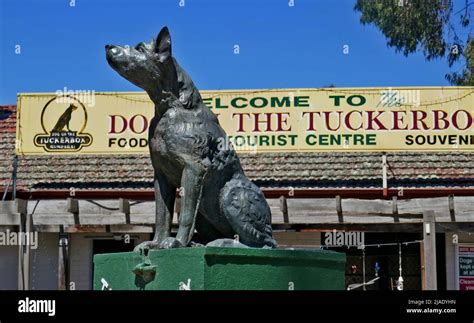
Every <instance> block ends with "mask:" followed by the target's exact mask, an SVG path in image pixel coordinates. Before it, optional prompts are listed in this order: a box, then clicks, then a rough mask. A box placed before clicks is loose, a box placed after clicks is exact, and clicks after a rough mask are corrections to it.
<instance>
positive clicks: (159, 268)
mask: <svg viewBox="0 0 474 323" xmlns="http://www.w3.org/2000/svg"><path fill="white" fill-rule="evenodd" d="M345 262H346V256H345V254H343V253H336V252H331V251H322V250H288V249H257V248H248V249H246V248H220V247H196V248H180V249H167V250H156V251H150V253H149V255H148V257H143V256H140V255H139V254H138V253H134V252H125V253H112V254H101V255H96V256H95V257H94V289H95V290H101V289H108V288H110V289H112V290H143V289H144V290H180V289H181V290H187V289H190V290H288V289H290V290H291V289H294V290H343V289H344V288H345V286H344V284H345V279H344V275H345Z"/></svg>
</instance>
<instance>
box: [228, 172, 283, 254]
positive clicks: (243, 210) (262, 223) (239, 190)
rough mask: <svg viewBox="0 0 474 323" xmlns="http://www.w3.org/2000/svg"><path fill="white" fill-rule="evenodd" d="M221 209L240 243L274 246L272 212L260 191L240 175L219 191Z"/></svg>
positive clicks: (253, 245)
mask: <svg viewBox="0 0 474 323" xmlns="http://www.w3.org/2000/svg"><path fill="white" fill-rule="evenodd" d="M219 201H220V208H221V211H222V213H223V214H224V215H225V217H226V218H227V220H228V221H229V223H230V224H231V226H232V228H233V230H234V231H235V233H237V234H238V235H239V240H240V241H241V242H242V243H243V244H245V245H247V246H250V247H271V248H275V247H276V246H277V244H276V241H275V240H274V239H273V238H272V219H271V211H270V207H269V206H268V203H267V201H266V200H265V197H264V196H263V193H262V191H261V190H260V189H259V188H258V187H257V186H256V185H255V184H253V183H252V182H250V181H249V180H248V179H247V178H246V177H245V176H244V175H243V174H237V175H235V176H234V177H233V178H232V179H231V180H230V181H229V182H227V184H226V185H225V186H224V187H223V188H222V190H221V193H220V198H219Z"/></svg>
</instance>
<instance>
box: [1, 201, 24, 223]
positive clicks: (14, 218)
mask: <svg viewBox="0 0 474 323" xmlns="http://www.w3.org/2000/svg"><path fill="white" fill-rule="evenodd" d="M27 209H28V201H27V200H22V199H16V200H14V201H0V225H20V222H21V216H20V215H21V214H26V213H27Z"/></svg>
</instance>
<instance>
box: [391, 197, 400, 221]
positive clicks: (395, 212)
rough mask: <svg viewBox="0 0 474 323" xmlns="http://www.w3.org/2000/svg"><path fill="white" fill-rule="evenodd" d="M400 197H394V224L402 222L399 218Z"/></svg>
mask: <svg viewBox="0 0 474 323" xmlns="http://www.w3.org/2000/svg"><path fill="white" fill-rule="evenodd" d="M397 203H398V197H397V196H396V195H394V196H392V213H393V222H400V217H399V216H398V204H397Z"/></svg>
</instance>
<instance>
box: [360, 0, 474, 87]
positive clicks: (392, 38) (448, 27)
mask: <svg viewBox="0 0 474 323" xmlns="http://www.w3.org/2000/svg"><path fill="white" fill-rule="evenodd" d="M473 4H474V2H471V3H469V2H468V0H465V2H464V7H463V9H462V10H458V11H456V12H453V0H357V3H356V5H355V7H354V9H355V10H356V11H359V12H360V13H361V14H362V15H361V17H360V21H361V23H362V24H364V25H365V24H374V25H375V26H376V27H377V28H379V29H380V30H381V31H382V33H383V34H384V35H385V37H386V38H387V45H388V46H390V47H393V48H395V50H396V51H397V52H402V53H403V54H404V55H405V56H408V55H409V54H411V53H414V52H416V51H422V52H423V55H424V56H425V57H426V59H427V60H432V59H436V58H442V57H445V58H446V59H447V62H448V66H449V67H452V66H453V64H454V63H455V62H457V61H461V62H464V64H465V67H464V68H463V70H462V71H461V72H459V71H458V72H452V73H448V74H446V79H447V80H448V81H449V82H450V83H451V84H456V85H474V80H473V77H474V74H473V73H474V71H473V68H474V62H473V61H474V38H473V37H471V36H470V35H468V36H467V37H465V39H462V37H459V36H458V30H463V31H465V30H468V31H469V32H470V31H471V30H472V26H471V25H470V11H471V8H470V6H471V5H473ZM473 7H474V6H473ZM458 16H459V18H458ZM457 19H459V20H457ZM456 21H457V23H456ZM469 28H471V29H469ZM469 32H468V33H467V34H469Z"/></svg>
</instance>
